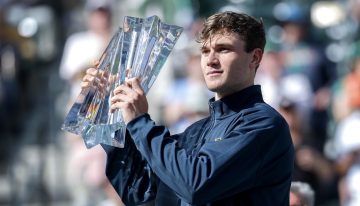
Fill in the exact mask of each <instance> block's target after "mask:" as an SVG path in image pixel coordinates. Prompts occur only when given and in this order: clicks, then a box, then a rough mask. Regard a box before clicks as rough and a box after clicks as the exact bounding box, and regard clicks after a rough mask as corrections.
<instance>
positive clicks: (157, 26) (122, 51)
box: [62, 16, 183, 148]
mask: <svg viewBox="0 0 360 206" xmlns="http://www.w3.org/2000/svg"><path fill="white" fill-rule="evenodd" d="M182 30H183V29H182V28H181V27H179V26H175V25H169V24H165V23H162V22H161V21H160V19H159V18H158V17H157V16H151V17H148V18H145V19H143V18H137V17H130V16H126V17H125V18H124V22H123V28H119V30H118V31H117V32H116V33H115V35H114V36H113V38H112V40H111V41H110V43H109V45H108V47H107V49H106V50H105V51H104V54H103V55H102V57H101V59H100V64H99V67H98V68H99V72H98V74H99V76H98V78H99V79H106V82H105V83H104V82H103V83H102V84H100V85H101V86H97V87H93V88H86V89H84V90H83V91H81V93H80V95H79V97H78V99H77V100H76V102H75V103H74V105H73V107H72V108H71V109H70V111H69V114H68V115H67V117H66V119H65V122H64V125H63V127H62V129H64V130H66V131H69V132H72V133H75V134H79V135H81V136H82V137H83V139H84V143H85V145H86V147H87V148H91V147H93V146H95V145H97V144H99V143H102V144H107V145H111V146H115V147H120V148H121V147H124V144H125V133H126V125H125V123H124V121H123V119H122V115H121V111H120V110H117V111H115V112H113V113H112V112H110V110H109V108H110V99H111V97H112V95H113V90H114V89H115V88H116V87H117V86H118V85H121V84H124V83H125V80H126V79H127V78H132V77H137V78H139V80H140V83H141V86H142V87H143V89H144V92H145V94H147V93H148V91H149V90H150V88H151V86H152V85H153V83H154V82H155V80H156V78H157V76H158V75H159V73H160V71H161V68H162V66H163V65H164V63H165V61H166V59H167V57H168V56H169V54H170V52H171V50H172V49H173V47H174V45H175V43H176V41H177V40H178V38H179V36H180V34H181V33H182Z"/></svg>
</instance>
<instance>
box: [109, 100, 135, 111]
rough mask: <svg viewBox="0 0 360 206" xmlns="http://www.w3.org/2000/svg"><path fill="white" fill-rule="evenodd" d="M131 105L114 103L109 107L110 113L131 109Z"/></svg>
mask: <svg viewBox="0 0 360 206" xmlns="http://www.w3.org/2000/svg"><path fill="white" fill-rule="evenodd" d="M131 107H132V106H131V104H130V103H128V102H115V103H114V104H111V106H110V112H115V111H116V110H118V109H120V110H124V109H129V108H131Z"/></svg>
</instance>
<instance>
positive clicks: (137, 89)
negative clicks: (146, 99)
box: [129, 78, 144, 95]
mask: <svg viewBox="0 0 360 206" xmlns="http://www.w3.org/2000/svg"><path fill="white" fill-rule="evenodd" d="M129 83H130V84H131V88H132V89H133V90H134V91H135V92H136V93H138V94H140V95H143V94H144V90H143V89H142V87H141V84H140V81H139V79H138V78H132V79H130V80H129Z"/></svg>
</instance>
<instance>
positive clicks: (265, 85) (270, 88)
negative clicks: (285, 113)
mask: <svg viewBox="0 0 360 206" xmlns="http://www.w3.org/2000/svg"><path fill="white" fill-rule="evenodd" d="M282 77H283V65H282V64H281V60H280V55H279V52H278V51H276V50H273V49H271V50H268V51H266V52H265V53H264V55H263V58H262V61H261V64H260V66H259V69H258V72H257V73H256V78H255V82H256V84H260V85H261V90H262V92H263V97H264V101H265V102H266V103H268V104H269V105H271V106H272V107H274V108H278V107H279V93H280V92H281V89H282V88H281V86H280V82H281V78H282Z"/></svg>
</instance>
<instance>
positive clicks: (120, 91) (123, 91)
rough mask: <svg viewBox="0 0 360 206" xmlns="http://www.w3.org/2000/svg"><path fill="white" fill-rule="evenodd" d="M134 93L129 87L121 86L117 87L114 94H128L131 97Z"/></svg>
mask: <svg viewBox="0 0 360 206" xmlns="http://www.w3.org/2000/svg"><path fill="white" fill-rule="evenodd" d="M132 93H134V91H133V90H132V89H131V88H130V87H129V86H127V85H124V84H122V85H119V86H118V87H116V88H115V89H114V94H115V95H117V94H127V95H130V94H132Z"/></svg>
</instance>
